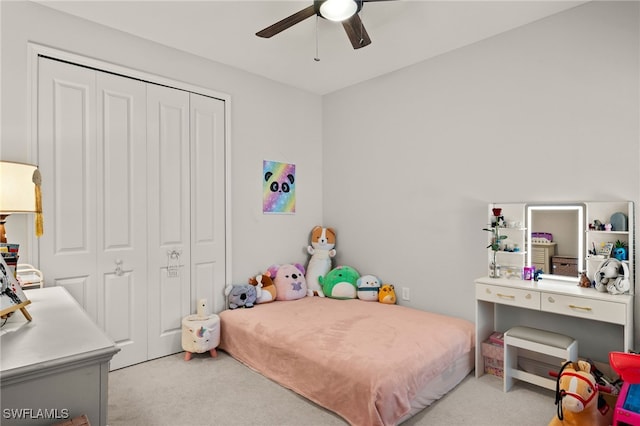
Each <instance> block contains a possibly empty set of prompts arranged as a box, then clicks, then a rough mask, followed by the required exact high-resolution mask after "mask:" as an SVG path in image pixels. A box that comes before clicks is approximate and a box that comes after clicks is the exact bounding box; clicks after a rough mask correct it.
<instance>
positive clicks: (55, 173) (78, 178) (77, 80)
mask: <svg viewBox="0 0 640 426" xmlns="http://www.w3.org/2000/svg"><path fill="white" fill-rule="evenodd" d="M38 85H39V90H38V117H39V123H38V159H39V164H40V171H41V173H42V178H43V185H42V186H43V191H42V203H43V212H44V217H45V232H44V235H43V236H42V237H41V238H40V239H39V250H40V269H42V270H43V271H45V272H46V275H45V279H46V283H45V284H46V285H62V286H65V287H66V288H67V289H68V290H69V291H70V293H71V294H72V295H73V296H74V297H75V298H76V300H78V302H79V303H80V304H81V305H82V306H83V308H84V309H85V310H86V311H87V312H88V313H89V315H90V316H91V317H92V318H93V319H94V320H96V316H97V306H96V279H97V278H96V244H95V243H96V241H95V229H96V225H97V224H96V198H95V191H94V189H95V185H96V126H95V112H96V77H95V72H94V71H91V70H88V69H85V68H80V67H76V66H72V65H69V64H66V63H62V62H57V61H52V60H48V59H44V58H41V59H39V66H38Z"/></svg>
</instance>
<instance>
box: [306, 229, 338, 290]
mask: <svg viewBox="0 0 640 426" xmlns="http://www.w3.org/2000/svg"><path fill="white" fill-rule="evenodd" d="M335 245H336V233H335V231H334V230H333V229H332V228H324V227H322V226H315V227H314V228H313V229H312V230H311V245H310V246H307V253H309V254H310V255H311V259H309V264H308V265H307V273H306V274H305V278H306V279H307V288H308V290H307V295H308V296H314V295H318V296H320V297H324V292H323V291H322V286H321V285H320V282H319V278H320V277H324V276H325V275H327V272H329V271H330V270H331V258H332V257H334V256H335V255H336V250H335V249H334V247H335Z"/></svg>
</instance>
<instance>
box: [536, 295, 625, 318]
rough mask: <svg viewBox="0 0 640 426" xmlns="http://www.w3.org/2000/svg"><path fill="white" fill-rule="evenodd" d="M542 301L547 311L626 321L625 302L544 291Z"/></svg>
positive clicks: (543, 307) (543, 308)
mask: <svg viewBox="0 0 640 426" xmlns="http://www.w3.org/2000/svg"><path fill="white" fill-rule="evenodd" d="M541 302H542V310H543V311H547V312H554V313H557V314H561V315H570V316H573V317H580V318H589V319H592V320H596V321H604V322H610V323H614V324H625V323H626V305H625V304H624V303H617V302H610V301H607V300H595V299H588V298H583V297H575V296H565V295H561V294H555V293H542V301H541Z"/></svg>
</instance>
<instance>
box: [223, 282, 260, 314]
mask: <svg viewBox="0 0 640 426" xmlns="http://www.w3.org/2000/svg"><path fill="white" fill-rule="evenodd" d="M224 293H225V295H226V296H227V297H228V298H229V309H237V308H253V305H254V304H255V303H256V299H257V297H258V295H257V292H256V287H255V286H252V285H250V284H232V285H229V286H227V288H226V289H225V292H224Z"/></svg>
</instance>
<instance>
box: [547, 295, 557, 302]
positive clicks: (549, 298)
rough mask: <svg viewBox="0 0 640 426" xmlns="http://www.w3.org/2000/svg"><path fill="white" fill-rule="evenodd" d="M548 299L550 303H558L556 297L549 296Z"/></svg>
mask: <svg viewBox="0 0 640 426" xmlns="http://www.w3.org/2000/svg"><path fill="white" fill-rule="evenodd" d="M547 300H548V301H549V303H556V299H554V298H553V297H551V296H549V297H548V298H547Z"/></svg>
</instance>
